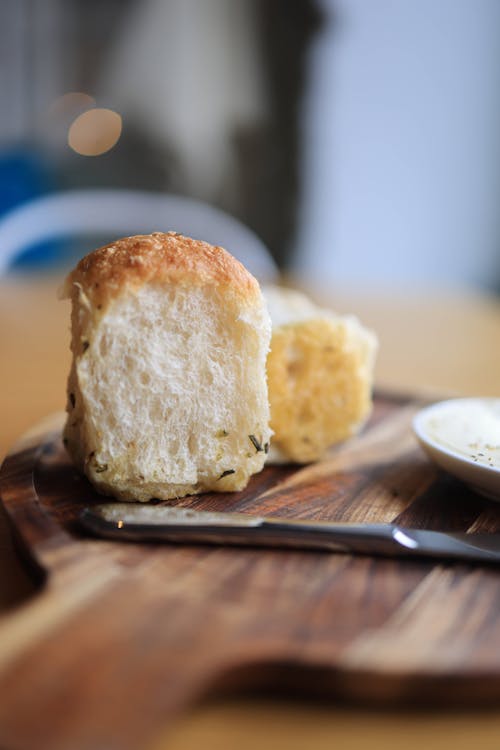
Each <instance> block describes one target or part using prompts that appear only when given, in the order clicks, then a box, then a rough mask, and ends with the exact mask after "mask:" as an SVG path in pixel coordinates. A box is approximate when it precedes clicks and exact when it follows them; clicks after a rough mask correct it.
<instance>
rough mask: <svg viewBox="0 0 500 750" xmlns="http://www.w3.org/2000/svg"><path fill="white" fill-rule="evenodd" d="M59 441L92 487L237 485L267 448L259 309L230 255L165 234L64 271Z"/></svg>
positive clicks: (266, 325) (166, 489)
mask: <svg viewBox="0 0 500 750" xmlns="http://www.w3.org/2000/svg"><path fill="white" fill-rule="evenodd" d="M64 291H65V295H66V296H67V297H70V298H71V301H72V341H71V349H72V353H73V362H72V367H71V372H70V375H69V381H68V404H67V412H68V417H67V422H66V426H65V429H64V441H65V443H66V446H67V450H68V451H69V453H70V455H71V456H72V458H73V460H74V462H75V463H76V465H77V466H78V467H80V469H81V470H82V471H83V472H84V473H85V474H86V476H87V477H88V478H89V479H90V481H91V482H92V484H93V485H94V486H95V487H96V488H97V490H98V491H99V492H102V493H104V494H107V495H113V496H114V497H116V498H120V499H122V500H140V501H146V500H149V499H151V498H160V499H163V500H167V499H170V498H179V497H182V496H184V495H188V494H195V493H199V492H204V491H207V490H210V491H216V492H226V491H234V490H241V489H242V488H243V487H245V485H246V484H247V482H248V479H249V477H250V476H251V475H252V474H254V473H255V472H257V471H260V469H262V466H263V464H264V460H265V456H266V451H267V449H268V445H269V439H270V434H271V433H270V429H269V405H268V396H267V385H266V371H265V366H266V355H267V352H268V349H269V339H270V320H269V316H268V313H267V310H266V307H265V304H264V301H263V298H262V295H261V292H260V288H259V285H258V283H257V281H256V280H255V279H254V278H253V276H251V275H250V273H248V271H246V269H245V268H244V267H243V266H242V265H241V264H240V263H239V262H238V261H237V260H236V259H235V258H233V257H232V256H231V255H230V254H229V253H227V252H226V251H225V250H223V249H222V248H220V247H212V246H211V245H208V244H206V243H204V242H198V241H195V240H192V239H189V238H187V237H183V236H181V235H178V234H176V233H174V232H169V233H167V234H162V233H159V232H158V233H154V234H151V235H140V236H136V237H127V238H125V239H121V240H118V241H116V242H114V243H113V244H110V245H108V246H106V247H102V248H100V249H99V250H95V251H94V252H92V253H90V254H89V255H87V256H86V257H85V258H84V259H83V260H82V261H80V263H79V264H78V266H77V267H76V269H75V270H74V271H73V272H72V273H71V274H70V275H69V277H68V278H67V280H66V283H65V289H64Z"/></svg>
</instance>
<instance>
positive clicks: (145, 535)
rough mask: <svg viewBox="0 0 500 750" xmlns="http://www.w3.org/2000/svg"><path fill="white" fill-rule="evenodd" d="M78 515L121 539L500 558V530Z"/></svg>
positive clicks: (185, 512) (104, 509) (111, 510)
mask: <svg viewBox="0 0 500 750" xmlns="http://www.w3.org/2000/svg"><path fill="white" fill-rule="evenodd" d="M79 521H80V524H81V525H82V526H83V527H84V528H85V529H86V530H87V531H89V532H91V533H92V534H94V535H97V536H99V537H106V538H110V539H115V540H121V541H134V542H170V543H177V544H213V545H221V546H225V545H236V546H244V547H272V548H288V549H290V548H292V549H310V550H324V551H329V552H344V553H349V554H361V555H382V556H390V557H424V558H442V559H455V560H464V561H472V562H483V563H484V562H489V563H499V562H500V534H476V533H470V534H468V533H448V532H441V531H429V530H425V529H408V528H404V527H402V526H399V525H397V524H390V523H375V524H357V523H332V522H329V521H296V520H289V519H286V518H278V517H275V516H273V517H270V516H268V517H266V516H252V515H248V514H246V513H231V512H228V513H220V512H212V511H197V510H191V509H189V508H179V507H173V506H166V505H163V506H159V505H153V506H151V505H140V504H130V503H118V502H117V503H102V504H98V505H93V506H88V507H86V508H84V509H83V511H82V512H81V513H80V515H79Z"/></svg>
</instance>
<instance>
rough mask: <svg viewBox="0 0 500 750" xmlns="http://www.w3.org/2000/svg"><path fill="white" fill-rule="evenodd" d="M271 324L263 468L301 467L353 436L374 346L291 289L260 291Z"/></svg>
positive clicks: (365, 401) (367, 391)
mask: <svg viewBox="0 0 500 750" xmlns="http://www.w3.org/2000/svg"><path fill="white" fill-rule="evenodd" d="M264 296H265V298H266V301H267V304H268V308H269V312H270V315H271V321H272V339H271V351H270V353H269V356H268V359H267V377H268V388H269V400H270V404H271V427H272V429H273V431H274V436H273V441H272V444H271V452H270V455H269V460H270V462H276V463H278V462H286V461H291V462H295V463H308V462H310V461H317V460H319V459H320V458H322V457H323V456H324V454H325V452H326V450H327V449H328V448H329V447H330V446H331V445H333V444H334V443H338V442H341V441H342V440H345V439H346V438H348V437H350V436H351V435H352V434H354V433H355V432H356V431H358V430H359V429H360V427H361V426H362V425H363V423H364V421H365V420H366V418H367V417H368V415H369V413H370V410H371V404H372V400H371V392H372V382H373V368H374V361H375V353H376V348H377V341H376V338H375V336H374V334H373V333H371V332H370V331H368V330H367V329H366V328H364V327H363V326H362V325H361V324H360V323H359V322H358V321H357V320H356V318H354V317H347V316H346V317H343V316H339V315H335V313H333V312H331V311H329V310H324V309H322V308H320V307H317V306H316V305H315V304H314V303H313V302H312V301H311V300H310V299H309V298H308V297H306V296H305V295H303V294H301V293H299V292H296V291H293V290H291V289H283V288H278V287H268V288H265V289H264Z"/></svg>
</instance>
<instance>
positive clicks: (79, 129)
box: [68, 107, 122, 156]
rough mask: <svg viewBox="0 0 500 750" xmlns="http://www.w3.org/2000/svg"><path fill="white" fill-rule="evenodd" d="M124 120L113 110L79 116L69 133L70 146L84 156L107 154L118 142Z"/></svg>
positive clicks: (91, 110) (95, 110) (93, 110)
mask: <svg viewBox="0 0 500 750" xmlns="http://www.w3.org/2000/svg"><path fill="white" fill-rule="evenodd" d="M121 132H122V118H121V116H120V115H119V114H118V112H113V110H111V109H100V108H97V107H96V108H95V109H89V110H88V111H87V112H83V114H81V115H79V117H77V118H76V120H74V121H73V122H72V124H71V127H70V129H69V132H68V145H69V146H70V148H72V149H73V151H76V153H77V154H81V155H82V156H99V155H100V154H105V153H106V151H109V150H110V149H112V148H113V146H114V145H115V144H116V143H117V142H118V140H119V138H120V135H121Z"/></svg>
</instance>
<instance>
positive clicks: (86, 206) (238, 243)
mask: <svg viewBox="0 0 500 750" xmlns="http://www.w3.org/2000/svg"><path fill="white" fill-rule="evenodd" d="M169 230H174V231H176V232H181V233H182V234H186V235H188V236H190V237H194V238H195V239H200V240H205V241H207V242H210V243H211V244H213V245H221V246H222V247H225V248H226V249H227V250H228V251H229V252H231V253H232V254H233V255H234V256H235V257H236V258H238V260H240V261H241V262H242V263H243V264H244V265H245V266H246V267H247V268H248V270H249V271H250V272H251V273H252V274H253V275H254V276H256V277H257V279H259V281H272V280H273V279H275V278H276V276H277V274H278V271H277V268H276V265H275V263H274V261H273V259H272V258H271V255H270V254H269V252H268V250H267V249H266V247H265V245H264V244H263V242H262V241H261V240H260V239H259V238H258V237H257V235H255V234H254V233H253V232H252V231H251V230H250V229H249V228H248V227H246V226H245V225H244V224H242V223H241V222H239V221H238V220H237V219H235V218H234V217H232V216H229V215H228V214H226V213H224V212H223V211H221V210H220V209H217V208H214V207H213V206H209V205H207V204H205V203H202V202H200V201H197V200H194V199H192V198H185V197H181V196H176V195H169V194H163V193H148V192H141V191H135V190H107V189H96V190H94V189H89V190H71V191H68V192H61V193H54V194H50V195H47V196H44V197H43V198H38V199H36V200H33V201H31V202H29V203H26V204H23V205H22V206H20V207H19V208H17V209H15V210H13V211H11V212H10V213H9V214H7V215H6V216H5V217H3V218H2V219H1V220H0V276H1V275H2V274H5V272H6V271H7V269H8V268H9V265H10V264H11V263H12V261H13V260H14V259H15V258H16V257H18V256H19V255H21V253H23V252H24V251H25V250H27V249H28V248H29V247H31V246H32V245H35V244H38V243H40V242H44V241H46V240H56V239H61V238H66V237H81V236H94V237H95V236H103V237H109V241H112V240H113V239H115V238H116V237H118V236H122V237H123V236H126V235H131V234H149V233H150V232H154V231H165V232H166V231H169Z"/></svg>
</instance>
